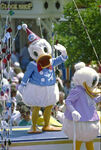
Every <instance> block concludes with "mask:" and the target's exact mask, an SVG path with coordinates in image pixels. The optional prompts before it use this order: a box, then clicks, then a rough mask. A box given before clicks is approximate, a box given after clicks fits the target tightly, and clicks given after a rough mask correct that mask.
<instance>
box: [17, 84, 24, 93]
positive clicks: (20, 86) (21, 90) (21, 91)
mask: <svg viewBox="0 0 101 150" xmlns="http://www.w3.org/2000/svg"><path fill="white" fill-rule="evenodd" d="M24 88H25V86H24V85H22V84H20V85H19V86H18V91H19V92H20V93H21V94H22V93H23V90H24Z"/></svg>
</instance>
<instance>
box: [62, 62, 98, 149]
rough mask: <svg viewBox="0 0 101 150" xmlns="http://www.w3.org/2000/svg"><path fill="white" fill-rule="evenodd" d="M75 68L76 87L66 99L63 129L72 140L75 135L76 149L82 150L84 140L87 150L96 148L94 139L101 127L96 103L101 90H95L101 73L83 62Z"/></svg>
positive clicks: (74, 79)
mask: <svg viewBox="0 0 101 150" xmlns="http://www.w3.org/2000/svg"><path fill="white" fill-rule="evenodd" d="M75 69H76V72H75V73H74V76H73V82H74V84H75V87H74V88H72V89H71V91H70V93H69V96H68V97H67V99H66V111H65V117H64V123H63V131H64V133H65V134H66V135H67V136H68V137H69V138H70V139H72V140H73V139H74V137H73V136H74V135H75V144H74V146H75V149H76V150H80V147H81V144H82V143H83V142H85V145H86V148H87V150H94V145H93V139H95V138H96V137H97V136H98V134H99V127H100V126H99V123H100V122H99V117H98V114H97V110H96V103H98V102H99V101H101V91H99V93H96V92H94V88H95V87H96V86H97V84H98V82H99V75H98V73H97V72H96V71H95V70H94V69H92V68H90V67H86V66H85V63H83V62H80V63H77V64H76V65H75ZM74 128H75V130H74Z"/></svg>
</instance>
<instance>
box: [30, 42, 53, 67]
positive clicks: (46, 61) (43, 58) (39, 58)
mask: <svg viewBox="0 0 101 150" xmlns="http://www.w3.org/2000/svg"><path fill="white" fill-rule="evenodd" d="M28 51H29V54H30V56H31V58H32V59H34V60H35V61H36V63H37V65H40V67H41V68H42V69H44V68H46V67H49V66H50V65H51V62H50V59H51V53H52V48H51V46H50V44H49V43H48V42H47V41H46V40H45V39H40V40H37V41H36V42H33V43H32V44H30V46H29V48H28Z"/></svg>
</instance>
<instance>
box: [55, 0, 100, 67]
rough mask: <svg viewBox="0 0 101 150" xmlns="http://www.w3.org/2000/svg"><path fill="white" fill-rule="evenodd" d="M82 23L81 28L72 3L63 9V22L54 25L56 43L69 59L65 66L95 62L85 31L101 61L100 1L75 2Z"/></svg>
mask: <svg viewBox="0 0 101 150" xmlns="http://www.w3.org/2000/svg"><path fill="white" fill-rule="evenodd" d="M75 1H76V4H77V6H78V8H79V11H80V14H81V16H82V19H83V21H84V24H85V27H84V26H83V24H82V22H81V19H80V17H79V14H78V12H77V9H76V7H75V5H74V3H73V1H72V2H69V3H67V5H66V6H65V8H64V18H65V19H66V20H65V21H63V22H59V24H56V25H55V32H56V35H57V36H56V38H57V39H58V42H59V43H61V44H63V45H64V46H65V47H66V48H67V53H68V56H69V59H68V60H67V62H66V66H68V65H70V64H71V65H72V64H74V63H77V62H78V61H83V62H85V63H89V62H91V61H92V60H95V61H97V58H96V55H95V53H94V51H93V48H92V45H91V43H90V41H89V39H88V36H87V34H86V32H85V29H84V28H86V29H87V31H88V33H89V35H90V37H91V40H92V43H93V46H94V47H95V50H96V53H97V55H98V57H99V60H101V11H100V9H101V8H99V6H100V5H101V3H100V0H75Z"/></svg>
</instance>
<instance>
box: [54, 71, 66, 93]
mask: <svg viewBox="0 0 101 150" xmlns="http://www.w3.org/2000/svg"><path fill="white" fill-rule="evenodd" d="M55 74H56V82H57V84H58V88H59V91H63V90H64V89H63V81H62V79H61V77H62V71H61V70H60V69H56V71H55Z"/></svg>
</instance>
